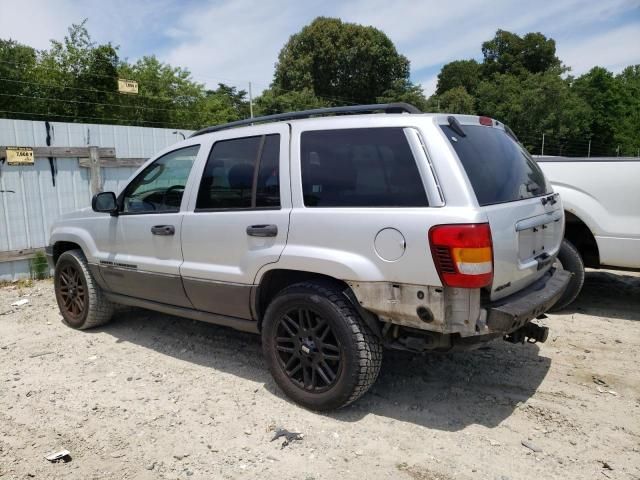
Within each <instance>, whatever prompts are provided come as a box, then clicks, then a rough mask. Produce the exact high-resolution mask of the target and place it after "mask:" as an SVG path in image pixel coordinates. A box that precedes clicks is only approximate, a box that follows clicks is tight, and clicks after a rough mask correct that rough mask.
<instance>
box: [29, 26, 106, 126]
mask: <svg viewBox="0 0 640 480" xmlns="http://www.w3.org/2000/svg"><path fill="white" fill-rule="evenodd" d="M85 25H86V20H85V21H83V22H82V23H80V24H77V25H76V24H72V25H71V27H70V28H69V34H68V35H67V36H65V37H64V39H63V41H62V42H59V41H57V40H52V41H51V48H50V49H49V50H44V51H42V52H40V55H39V57H40V58H39V61H38V66H37V68H36V76H35V78H36V80H37V81H38V83H39V85H37V86H36V88H35V89H34V91H35V93H37V94H38V96H39V97H41V98H43V100H41V101H40V103H41V109H43V110H44V109H45V108H46V113H55V114H56V115H58V116H59V117H58V118H54V119H55V120H67V121H74V119H78V121H89V120H88V119H90V118H92V117H104V116H113V114H114V108H113V106H111V105H109V104H110V103H113V99H114V94H113V92H115V89H116V88H117V66H118V54H117V51H116V48H115V47H114V46H113V45H111V44H110V43H107V44H104V45H99V46H96V44H95V43H94V42H92V40H91V37H90V35H89V32H88V31H87V28H86V26H85Z"/></svg>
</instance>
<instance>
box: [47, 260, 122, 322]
mask: <svg viewBox="0 0 640 480" xmlns="http://www.w3.org/2000/svg"><path fill="white" fill-rule="evenodd" d="M53 283H54V287H55V291H56V300H57V301H58V307H60V313H61V314H62V319H63V322H64V323H65V324H66V325H68V326H69V327H71V328H76V329H78V330H85V329H87V328H92V327H97V326H98V325H102V324H105V323H107V322H108V321H109V320H111V316H112V315H113V310H114V304H113V303H112V302H110V301H109V300H107V299H106V298H105V296H104V294H103V292H102V289H101V288H100V286H99V285H98V284H97V283H96V282H95V280H94V279H93V277H92V276H91V272H90V271H89V267H88V265H87V259H86V257H85V256H84V254H83V253H82V250H69V251H66V252H64V253H63V254H62V255H60V258H59V259H58V261H57V262H56V269H55V273H54V281H53Z"/></svg>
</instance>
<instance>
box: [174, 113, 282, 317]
mask: <svg viewBox="0 0 640 480" xmlns="http://www.w3.org/2000/svg"><path fill="white" fill-rule="evenodd" d="M242 133H243V135H242V136H241V137H240V136H238V131H237V130H229V131H225V132H221V133H218V134H216V137H215V140H214V143H213V146H212V147H211V150H210V152H209V156H208V159H207V162H206V164H205V165H204V166H203V170H202V173H201V181H200V185H199V188H197V189H194V191H193V192H192V195H191V198H190V200H189V207H188V212H187V213H186V214H185V217H184V221H183V224H182V251H183V257H184V262H183V264H182V266H181V268H180V272H181V275H182V278H183V283H184V288H185V291H186V293H187V295H188V297H189V299H190V300H191V302H192V304H193V306H194V307H195V308H197V309H199V310H204V311H207V312H212V313H218V314H222V315H229V316H234V317H239V318H247V319H248V318H251V309H250V304H251V302H250V296H251V287H252V285H253V282H254V279H255V277H256V274H257V272H258V270H259V269H260V268H261V267H263V266H264V265H266V264H268V263H273V262H276V261H278V258H279V257H280V254H281V253H282V251H283V249H284V246H285V244H286V239H287V233H288V229H289V213H290V210H291V195H290V188H289V126H288V125H286V124H272V125H265V126H259V127H251V128H245V129H242ZM196 190H197V191H196Z"/></svg>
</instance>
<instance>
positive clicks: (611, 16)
mask: <svg viewBox="0 0 640 480" xmlns="http://www.w3.org/2000/svg"><path fill="white" fill-rule="evenodd" d="M321 15H322V16H331V17H339V18H341V19H342V20H343V21H349V22H356V23H359V24H362V25H372V26H374V27H376V28H379V29H381V30H382V31H384V32H385V33H386V34H387V35H388V36H389V37H390V38H391V40H392V41H393V42H394V43H395V45H396V47H397V49H398V51H399V52H400V53H402V54H404V55H405V56H406V57H408V58H409V60H410V61H411V79H412V81H413V82H415V83H417V84H420V85H422V87H423V88H424V91H425V94H426V95H427V96H429V95H431V94H432V93H433V92H434V91H435V87H436V83H437V75H438V72H439V71H440V68H441V67H442V65H443V64H445V63H447V62H450V61H452V60H459V59H467V58H476V59H481V58H482V52H481V44H482V42H483V41H485V40H489V39H490V38H492V37H493V35H494V34H495V31H496V30H497V29H499V28H500V29H504V30H509V31H513V32H516V33H518V34H521V35H522V34H525V33H527V32H542V33H543V34H545V35H546V36H548V37H551V38H553V39H555V40H556V44H557V54H558V56H559V57H560V59H561V60H562V61H563V62H564V64H565V65H567V66H569V67H571V69H572V74H574V75H580V74H582V73H584V72H586V71H588V70H589V69H590V68H592V67H593V66H596V65H599V66H603V67H606V68H607V69H609V70H611V71H613V72H615V73H617V72H619V71H621V70H622V69H623V68H624V67H625V66H627V65H631V64H640V0H604V1H602V0H591V1H584V0H582V1H580V0H538V1H528V2H518V1H509V0H491V1H489V0H484V1H482V0H457V1H451V0H449V1H442V0H422V1H417V0H308V1H307V0H297V1H285V0H217V1H204V0H182V1H180V0H156V1H149V0H126V1H125V0H110V1H109V0H84V1H82V0H48V1H45V0H42V1H40V0H20V1H19V2H9V1H8V0H0V38H5V39H6V38H13V39H14V40H17V41H19V42H21V43H24V44H27V45H31V46H33V47H35V48H39V49H42V48H47V47H48V46H49V41H50V39H62V38H63V37H64V35H65V34H66V29H67V27H68V26H69V25H71V24H72V23H79V22H81V21H82V20H83V19H85V18H87V19H88V24H87V27H88V29H89V31H90V33H91V35H92V37H93V39H94V40H95V41H97V42H98V43H105V42H108V41H111V42H112V43H113V44H115V45H119V47H120V49H119V54H120V57H121V58H127V59H129V60H130V61H135V60H136V59H138V58H140V57H142V56H144V55H156V56H157V57H158V58H159V59H160V60H162V61H165V62H169V63H170V64H172V65H174V66H180V67H184V68H187V69H188V70H190V71H191V72H192V75H193V78H194V80H196V81H198V82H201V83H205V84H207V85H208V86H210V87H215V86H216V84H217V83H219V82H223V83H227V84H231V85H236V86H238V87H239V88H242V89H247V87H248V83H249V82H252V86H253V92H254V94H258V93H259V92H260V91H262V90H263V89H265V88H267V87H268V85H269V83H270V82H271V80H272V77H273V70H274V64H275V62H276V61H277V57H278V52H279V51H280V49H281V48H282V46H283V45H284V44H285V42H286V41H287V40H288V38H289V36H290V35H292V34H294V33H296V32H298V31H299V30H300V29H301V28H302V27H303V26H304V25H306V24H308V23H309V22H311V21H312V20H313V19H314V18H315V17H317V16H321Z"/></svg>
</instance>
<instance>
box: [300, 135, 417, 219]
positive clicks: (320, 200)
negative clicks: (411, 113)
mask: <svg viewBox="0 0 640 480" xmlns="http://www.w3.org/2000/svg"><path fill="white" fill-rule="evenodd" d="M301 168H302V189H303V193H304V204H305V206H307V207H426V206H428V201H427V195H426V192H425V190H424V186H423V184H422V179H421V178H420V172H419V171H418V167H417V165H416V160H415V158H414V157H413V154H412V153H411V148H410V146H409V142H408V141H407V138H406V136H405V134H404V130H403V129H402V128H395V127H394V128H358V129H344V130H318V131H309V132H303V133H302V136H301Z"/></svg>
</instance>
